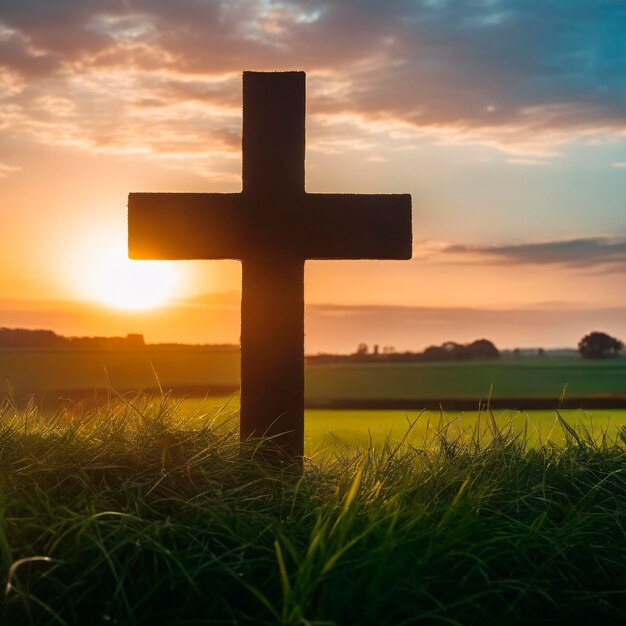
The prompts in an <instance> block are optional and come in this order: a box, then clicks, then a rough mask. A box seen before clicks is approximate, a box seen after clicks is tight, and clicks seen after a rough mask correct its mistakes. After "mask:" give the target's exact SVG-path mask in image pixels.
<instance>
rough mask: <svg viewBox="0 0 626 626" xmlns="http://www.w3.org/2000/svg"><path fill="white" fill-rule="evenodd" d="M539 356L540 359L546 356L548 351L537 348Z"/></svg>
mask: <svg viewBox="0 0 626 626" xmlns="http://www.w3.org/2000/svg"><path fill="white" fill-rule="evenodd" d="M537 356H539V357H544V356H546V351H545V350H544V349H543V348H537Z"/></svg>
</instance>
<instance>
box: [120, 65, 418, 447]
mask: <svg viewBox="0 0 626 626" xmlns="http://www.w3.org/2000/svg"><path fill="white" fill-rule="evenodd" d="M304 156H305V74H304V72H278V73H277V72H268V73H263V72H244V74H243V191H242V193H227V194H209V193H207V194H201V193H190V194H180V193H179V194H163V193H158V194H149V193H131V194H130V195H129V198H128V242H129V254H130V256H131V258H134V259H241V260H242V265H243V271H242V275H243V293H242V303H241V439H242V440H246V439H248V438H250V437H254V436H262V435H267V436H271V437H273V443H274V444H277V445H278V446H279V448H280V449H281V450H282V451H283V452H284V453H286V457H287V458H288V457H293V456H297V457H300V456H302V454H303V450H304V262H305V260H307V259H410V258H411V244H412V238H411V196H410V195H408V194H404V195H390V194H385V195H360V194H349V195H348V194H346V195H335V194H308V193H306V191H305V185H304Z"/></svg>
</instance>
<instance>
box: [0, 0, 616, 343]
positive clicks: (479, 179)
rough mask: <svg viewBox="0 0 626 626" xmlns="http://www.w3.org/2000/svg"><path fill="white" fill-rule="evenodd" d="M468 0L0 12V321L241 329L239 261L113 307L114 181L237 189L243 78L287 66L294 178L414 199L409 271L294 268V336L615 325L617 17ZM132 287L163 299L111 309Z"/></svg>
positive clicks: (506, 333) (194, 338)
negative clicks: (300, 298) (300, 175)
mask: <svg viewBox="0 0 626 626" xmlns="http://www.w3.org/2000/svg"><path fill="white" fill-rule="evenodd" d="M17 4H20V3H16V5H17ZM462 4H463V3H460V4H459V5H458V6H457V7H454V8H453V7H452V5H450V6H448V4H447V3H443V2H434V1H433V2H424V3H423V5H418V3H416V4H415V5H414V6H412V7H409V6H408V5H407V4H406V3H402V2H389V3H381V6H380V7H378V8H375V7H373V6H367V5H366V4H363V3H357V2H346V3H328V2H305V3H296V2H293V3H289V2H281V3H276V2H252V1H250V2H245V3H242V4H241V5H238V7H237V8H235V5H233V4H232V3H230V4H228V3H220V2H213V3H201V2H200V3H194V2H187V1H185V2H181V3H180V4H178V3H177V5H176V13H175V14H172V13H171V11H169V9H168V8H167V7H166V6H165V5H162V4H160V3H154V4H153V5H149V4H146V3H139V2H134V1H133V2H126V3H116V2H111V3H108V2H107V3H95V2H93V3H92V2H84V3H75V2H70V1H69V0H62V1H61V2H59V3H58V6H57V4H56V3H55V5H54V7H51V6H50V5H49V3H48V4H46V3H43V2H42V3H38V2H32V3H23V4H20V6H14V7H10V8H5V9H2V12H0V84H1V85H2V86H3V89H2V91H1V95H0V138H1V141H0V200H1V204H0V206H2V217H3V222H2V223H3V244H2V257H1V258H2V263H1V264H0V325H5V326H26V327H44V328H52V329H54V330H57V331H59V332H63V333H65V334H125V333H127V332H143V333H144V334H145V335H146V339H147V340H148V341H191V342H221V341H223V342H235V341H237V340H238V320H239V318H238V315H239V312H238V308H237V302H238V297H239V296H238V290H239V283H240V279H241V276H240V268H239V265H238V264H237V263H234V262H192V263H189V262H177V263H172V264H171V266H169V267H171V269H159V270H157V271H156V274H155V278H154V280H155V283H154V292H155V293H154V294H148V295H142V294H137V293H136V291H137V290H136V288H134V287H133V285H132V282H129V283H128V289H129V293H130V295H121V296H120V295H119V294H118V295H117V300H116V297H114V296H113V295H112V294H111V292H110V287H109V286H108V285H110V284H111V281H112V280H114V279H115V276H114V275H113V274H112V276H113V279H112V278H111V276H107V271H108V269H107V268H113V269H111V271H117V272H121V273H122V275H123V276H124V280H126V281H128V280H129V277H130V275H131V274H132V271H131V270H129V269H128V268H126V267H125V266H124V264H123V263H124V262H123V260H121V261H120V263H121V266H120V263H118V261H117V260H116V259H117V257H116V256H115V255H120V257H121V255H123V253H122V252H118V250H121V248H122V246H123V245H124V241H125V236H126V197H127V194H128V192H129V191H238V190H239V189H240V169H241V156H240V141H241V138H240V132H241V119H240V118H241V84H240V81H241V75H240V71H241V70H243V69H260V70H269V69H304V70H306V71H307V75H308V81H307V82H308V85H307V86H308V102H307V107H308V118H307V119H308V123H307V189H308V190H309V191H315V192H360V193H383V192H387V193H401V192H408V193H411V194H412V195H413V206H414V218H413V220H414V240H415V250H414V259H413V260H412V261H409V262H356V261H344V262H309V263H308V264H307V275H306V294H307V303H308V304H309V305H310V306H309V309H308V313H307V349H308V350H309V351H311V352H315V351H318V350H334V349H336V350H342V351H347V350H350V349H352V348H353V347H354V345H355V344H356V343H357V342H359V341H366V342H368V343H380V344H383V345H394V346H396V348H398V349H404V348H420V347H424V346H425V345H427V344H429V343H436V342H441V341H444V340H448V339H451V340H457V341H467V340H471V339H474V338H476V337H478V336H486V337H489V338H491V339H493V340H494V341H496V343H497V344H498V345H500V346H502V347H505V346H508V347H515V346H517V345H522V346H523V345H543V346H546V347H549V346H560V345H569V346H573V345H575V344H576V342H577V341H578V339H579V338H580V336H581V334H583V333H585V332H588V331H590V330H594V329H601V330H605V331H607V332H610V333H611V334H615V335H617V336H621V337H622V339H624V338H625V337H626V315H625V314H624V313H626V289H625V287H624V286H625V285H626V281H625V280H624V270H625V269H626V141H625V135H626V132H625V130H624V129H625V128H626V104H625V103H626V94H625V93H624V89H623V87H622V86H620V85H621V82H623V81H620V80H618V77H620V76H621V77H623V70H624V69H626V68H622V67H621V66H620V65H619V62H618V61H616V59H619V58H626V55H622V56H621V57H620V54H619V53H616V52H615V51H616V46H617V48H619V47H620V46H621V47H623V46H624V44H623V41H624V39H625V38H624V37H623V35H624V30H625V25H626V15H625V14H624V10H623V9H620V7H617V6H614V7H613V8H612V10H613V11H614V12H615V13H614V14H613V15H610V16H608V17H607V15H606V11H604V12H601V11H599V10H598V11H597V12H594V11H592V10H591V9H587V8H585V3H583V2H580V3H579V2H578V0H573V5H572V6H570V7H569V10H568V11H567V12H560V11H559V10H558V9H557V8H556V7H553V8H551V9H550V11H549V12H548V14H546V9H545V6H543V7H542V5H541V3H538V2H530V3H527V4H526V5H525V9H524V10H523V11H522V9H521V8H520V7H519V3H518V2H513V1H510V2H505V1H502V2H491V3H484V5H480V7H479V8H476V7H474V8H473V9H472V10H471V11H470V10H469V8H468V9H467V11H466V12H464V11H463V8H462V6H461V5H462ZM383 5H384V6H383ZM573 7H574V8H575V7H578V9H579V10H578V12H576V10H574V8H573ZM533 17H535V18H536V19H533ZM529 20H530V21H529ZM544 22H546V24H544ZM550 24H552V25H554V24H556V25H558V26H559V29H560V30H559V32H561V33H562V34H563V36H562V37H556V38H555V37H552V34H551V33H552V32H553V31H552V30H550V29H549V28H548V26H549V25H550ZM567 33H569V36H565V34H567ZM591 33H593V34H594V36H593V37H591ZM582 58H586V59H593V63H591V62H588V63H586V64H584V63H581V61H580V59H582ZM111 255H114V256H113V257H112V256H111ZM111 259H113V260H111ZM115 267H117V270H115ZM159 272H162V273H161V274H159ZM120 280H121V279H120ZM118 282H120V281H118ZM144 283H145V280H144ZM168 285H169V290H167V289H165V287H167V286H168ZM131 296H135V297H136V299H137V298H139V299H141V298H145V301H146V302H148V301H149V300H150V298H151V297H152V299H153V300H159V299H161V300H162V305H161V306H160V307H159V308H152V309H146V310H143V311H124V310H121V309H118V308H116V307H115V306H113V305H114V303H117V304H119V303H120V301H121V300H123V299H124V298H126V299H127V300H128V299H130V298H131Z"/></svg>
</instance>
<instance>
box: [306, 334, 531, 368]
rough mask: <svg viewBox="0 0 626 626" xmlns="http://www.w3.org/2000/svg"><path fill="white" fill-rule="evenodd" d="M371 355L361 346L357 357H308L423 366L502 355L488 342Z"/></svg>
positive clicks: (324, 360) (389, 349)
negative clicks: (433, 362)
mask: <svg viewBox="0 0 626 626" xmlns="http://www.w3.org/2000/svg"><path fill="white" fill-rule="evenodd" d="M377 347H378V346H374V351H373V352H370V351H369V348H368V345H367V344H366V343H360V344H359V345H358V346H357V349H356V352H354V353H353V354H316V355H311V356H308V357H307V361H308V362H309V363H369V362H372V361H376V362H381V363H420V362H423V361H428V362H430V361H471V360H473V359H478V360H485V359H497V358H500V351H499V350H498V348H496V347H495V345H494V344H493V343H492V342H491V341H489V340H487V339H478V340H476V341H474V342H472V343H470V344H460V343H456V342H454V341H446V342H445V343H443V344H441V345H440V346H428V348H426V349H425V350H424V351H423V352H396V351H395V349H394V348H393V347H392V346H385V347H383V350H382V352H381V351H380V350H376V348H377ZM518 353H519V350H518Z"/></svg>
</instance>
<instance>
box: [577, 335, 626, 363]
mask: <svg viewBox="0 0 626 626" xmlns="http://www.w3.org/2000/svg"><path fill="white" fill-rule="evenodd" d="M623 347H624V344H623V343H622V342H621V341H620V340H619V339H617V338H615V337H611V335H607V334H606V333H601V332H598V331H595V332H592V333H589V334H588V335H585V336H584V337H583V338H582V339H581V340H580V341H579V342H578V351H579V352H580V356H582V357H583V358H584V359H610V358H614V357H616V356H618V355H619V351H620V350H621V349H622V348H623Z"/></svg>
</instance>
